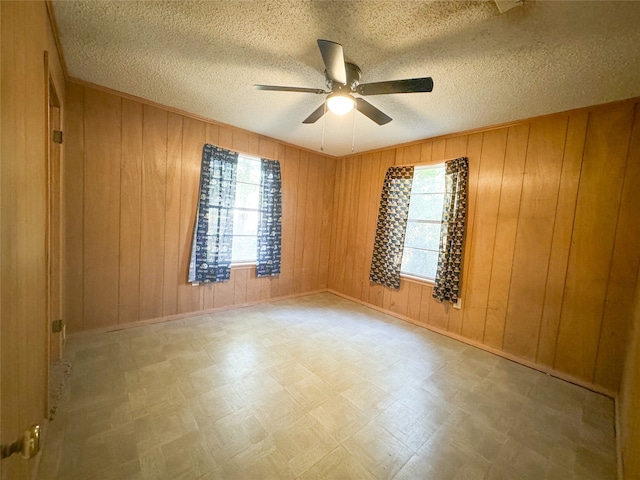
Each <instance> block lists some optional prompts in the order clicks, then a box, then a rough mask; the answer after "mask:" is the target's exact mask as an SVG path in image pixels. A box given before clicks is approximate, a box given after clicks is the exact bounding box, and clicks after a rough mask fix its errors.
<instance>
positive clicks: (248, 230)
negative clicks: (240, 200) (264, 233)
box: [233, 210, 258, 235]
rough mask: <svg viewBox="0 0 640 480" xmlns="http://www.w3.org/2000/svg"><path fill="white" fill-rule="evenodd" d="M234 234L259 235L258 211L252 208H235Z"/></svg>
mask: <svg viewBox="0 0 640 480" xmlns="http://www.w3.org/2000/svg"><path fill="white" fill-rule="evenodd" d="M233 234H234V235H258V212H255V211H250V210H234V212H233Z"/></svg>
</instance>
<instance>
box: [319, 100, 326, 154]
mask: <svg viewBox="0 0 640 480" xmlns="http://www.w3.org/2000/svg"><path fill="white" fill-rule="evenodd" d="M326 122H327V102H324V114H323V115H322V139H321V140H320V151H321V152H324V124H325V123H326Z"/></svg>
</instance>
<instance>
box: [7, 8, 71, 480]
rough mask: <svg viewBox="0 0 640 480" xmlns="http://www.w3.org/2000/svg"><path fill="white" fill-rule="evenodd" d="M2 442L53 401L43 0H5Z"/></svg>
mask: <svg viewBox="0 0 640 480" xmlns="http://www.w3.org/2000/svg"><path fill="white" fill-rule="evenodd" d="M0 18H1V25H2V27H1V29H0V30H1V61H2V69H1V72H2V73H1V75H2V78H1V84H2V91H1V101H0V104H1V107H0V108H1V124H2V145H1V157H2V160H1V161H0V192H1V193H0V206H1V208H0V211H1V215H0V243H1V246H2V248H1V249H0V251H1V253H0V318H1V322H2V323H1V329H0V330H1V344H0V345H1V348H0V350H1V366H2V368H1V372H2V375H1V378H2V381H1V385H0V391H1V395H0V407H1V410H0V411H1V416H0V417H1V418H0V423H1V425H0V432H1V433H2V435H1V438H0V442H1V443H3V444H6V443H12V442H14V441H16V440H17V439H18V438H20V437H21V436H22V432H23V430H24V429H26V428H28V427H29V426H30V425H31V424H34V423H40V424H42V423H43V420H44V419H45V418H46V417H47V416H48V415H47V412H46V404H47V399H46V395H47V385H46V382H47V362H48V358H47V351H48V350H47V304H46V302H47V273H48V272H47V256H46V252H45V239H46V234H47V165H46V156H45V152H46V145H45V131H46V130H45V128H46V103H45V92H46V91H47V90H48V88H49V85H48V82H46V81H45V68H44V65H45V63H44V52H45V51H48V52H49V67H50V70H51V74H52V77H53V80H54V82H55V84H56V87H57V89H58V91H59V92H60V94H61V95H60V101H61V102H62V104H64V78H63V74H62V69H61V65H60V62H59V59H58V52H57V50H56V45H55V41H54V38H53V33H52V31H51V28H50V23H49V17H48V15H47V9H46V6H45V4H44V2H10V1H2V2H0ZM35 462H36V459H32V460H29V461H24V460H22V459H21V458H20V456H19V455H13V456H12V457H10V458H8V459H6V460H3V461H2V466H1V468H0V470H1V471H2V475H1V476H2V478H3V479H27V478H33V470H34V468H35V465H36V464H35Z"/></svg>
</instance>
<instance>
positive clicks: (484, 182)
mask: <svg viewBox="0 0 640 480" xmlns="http://www.w3.org/2000/svg"><path fill="white" fill-rule="evenodd" d="M459 156H467V157H469V168H470V174H469V192H468V193H469V196H468V199H469V200H468V201H469V204H468V230H467V234H466V243H465V253H464V273H463V285H462V288H463V291H462V308H461V309H453V308H450V307H449V306H448V305H443V304H441V303H438V302H436V301H434V300H433V299H432V297H431V294H432V287H431V286H430V285H428V284H422V283H417V282H412V281H408V280H406V281H403V282H402V287H401V288H400V289H399V290H397V291H393V290H390V289H386V288H383V287H381V286H379V285H374V284H371V283H370V282H369V280H368V275H369V267H370V258H371V252H372V249H373V238H374V233H375V224H376V216H377V208H378V201H379V195H380V191H381V188H382V181H383V178H384V174H385V171H386V169H387V168H388V167H389V166H390V165H394V164H412V163H421V162H426V163H438V162H442V161H443V160H445V159H451V158H455V157H459ZM336 172H337V173H336V175H337V177H336V201H335V203H334V221H335V225H334V226H335V228H334V232H333V235H332V255H331V260H330V267H331V268H330V276H329V288H330V289H331V290H334V291H336V292H338V293H340V294H343V295H346V296H348V297H351V298H354V299H357V300H359V301H362V302H365V303H368V304H371V305H373V306H375V307H377V308H381V309H383V310H386V311H389V312H392V313H394V314H396V315H398V316H401V317H404V318H407V319H409V320H411V321H413V322H415V323H418V324H422V325H425V326H428V327H430V328H433V329H436V330H439V331H442V332H446V333H447V334H449V335H452V336H455V337H458V338H462V339H465V340H466V341H469V342H471V343H474V344H477V345H481V346H484V347H486V348H488V349H492V350H494V351H497V352H501V353H503V354H505V355H506V356H509V357H511V358H515V359H519V360H521V361H523V362H524V363H528V364H532V365H538V366H540V367H541V368H543V369H546V370H552V371H556V372H560V373H562V374H564V375H565V376H569V377H573V378H575V379H578V380H580V381H582V382H584V383H588V384H592V385H597V386H599V387H602V389H604V390H607V391H610V392H617V391H618V387H619V385H620V378H621V374H622V365H623V360H624V346H625V343H626V340H627V336H628V332H629V324H630V319H631V311H632V302H633V294H634V291H635V285H636V273H637V271H638V265H639V262H640V249H639V248H638V238H640V209H638V205H640V107H638V105H637V104H635V103H634V102H632V101H629V102H624V103H619V104H615V105H609V106H603V107H594V108H592V109H587V110H580V111H576V112H571V113H566V114H557V115H551V116H547V117H543V118H539V119H533V120H531V121H525V122H522V123H518V124H514V125H512V126H508V127H504V128H493V129H487V130H485V131H478V132H474V133H471V134H461V135H455V136H448V137H446V138H440V139H434V140H427V141H424V142H421V143H416V144H412V145H409V146H402V147H398V148H395V149H389V150H384V151H380V152H374V153H367V154H363V155H356V156H352V157H348V158H345V159H343V160H340V161H339V162H338V166H337V171H336Z"/></svg>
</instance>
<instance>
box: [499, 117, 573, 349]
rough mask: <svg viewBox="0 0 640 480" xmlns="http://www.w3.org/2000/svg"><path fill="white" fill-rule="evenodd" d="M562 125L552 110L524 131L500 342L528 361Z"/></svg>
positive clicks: (538, 316) (538, 312) (564, 120)
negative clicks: (524, 149) (517, 208)
mask: <svg viewBox="0 0 640 480" xmlns="http://www.w3.org/2000/svg"><path fill="white" fill-rule="evenodd" d="M567 124H568V117H567V116H564V115H562V116H559V115H558V116H553V117H548V118H546V119H543V120H538V121H535V122H532V123H531V128H530V131H529V143H528V148H527V162H526V165H525V174H524V180H523V184H522V197H521V201H520V214H519V216H518V230H517V232H516V245H515V251H514V254H513V266H512V274H511V287H510V291H509V303H508V305H507V320H506V325H505V331H504V343H503V348H504V350H505V351H506V352H509V353H513V354H516V355H518V356H521V357H522V358H526V359H529V360H533V359H535V358H536V353H537V346H538V334H539V331H540V323H541V321H542V307H543V305H544V293H545V288H546V280H547V271H548V259H549V254H550V252H551V241H552V237H553V222H554V218H555V213H556V204H557V201H558V185H559V184H560V174H561V172H562V156H563V149H564V144H565V137H566V131H567ZM542 259H544V261H541V260H542Z"/></svg>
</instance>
